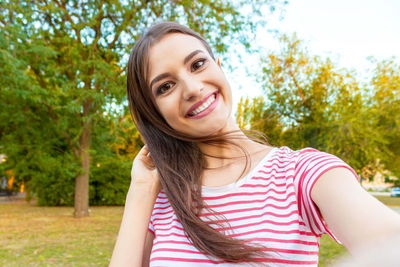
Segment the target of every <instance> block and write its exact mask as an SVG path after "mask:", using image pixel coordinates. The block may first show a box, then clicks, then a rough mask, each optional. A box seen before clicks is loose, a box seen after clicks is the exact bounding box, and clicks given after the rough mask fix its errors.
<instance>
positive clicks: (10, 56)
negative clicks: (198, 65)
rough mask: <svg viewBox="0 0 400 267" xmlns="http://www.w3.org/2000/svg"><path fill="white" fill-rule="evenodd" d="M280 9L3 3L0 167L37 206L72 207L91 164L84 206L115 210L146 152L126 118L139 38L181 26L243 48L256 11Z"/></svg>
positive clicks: (218, 4)
mask: <svg viewBox="0 0 400 267" xmlns="http://www.w3.org/2000/svg"><path fill="white" fill-rule="evenodd" d="M284 2H285V1H281V0H274V1H266V0H263V1H237V2H230V1H167V0H157V1H116V0H108V1H59V0H56V1H13V0H7V1H2V2H1V4H0V76H1V77H2V79H1V80H0V153H4V154H6V155H7V157H8V161H7V164H6V165H2V169H4V170H5V169H12V170H13V171H14V173H15V176H16V178H17V180H18V181H19V182H22V180H24V181H25V183H26V185H27V189H30V190H33V191H32V193H36V194H37V196H38V197H39V203H40V204H43V205H70V204H71V203H72V201H73V195H74V193H73V187H74V179H75V178H76V179H79V180H80V181H81V180H82V181H84V182H83V184H86V183H87V181H86V180H85V179H86V178H87V177H88V176H89V173H90V168H89V165H88V164H86V162H89V161H90V159H91V161H92V162H91V164H90V166H91V168H92V169H94V171H93V173H90V177H91V179H92V181H91V182H90V190H91V193H92V195H91V196H90V201H91V202H92V203H95V204H107V205H108V204H113V203H114V204H122V197H121V194H122V192H125V191H126V188H127V185H129V180H130V179H129V176H128V177H127V175H129V173H128V172H127V170H128V167H127V165H128V162H131V161H132V159H133V158H132V157H133V156H134V155H135V153H136V152H137V150H138V149H139V148H140V146H141V145H142V144H143V143H142V141H141V140H140V138H139V136H138V133H137V131H136V129H135V128H134V127H132V125H131V126H130V127H127V124H132V123H131V122H130V121H129V122H128V121H127V120H125V119H124V117H125V115H126V109H127V107H126V99H125V89H124V88H125V83H126V75H125V71H126V63H127V55H128V54H129V51H130V49H131V47H132V46H133V44H134V43H135V41H136V40H137V39H138V37H139V36H140V34H141V33H142V32H143V30H144V29H145V28H147V27H148V26H150V25H151V24H153V23H155V22H158V21H163V20H174V21H178V22H180V23H182V24H185V25H188V26H190V27H191V28H193V29H194V30H196V31H198V32H199V33H201V34H203V35H204V36H205V37H206V38H207V39H208V40H210V42H211V44H212V45H213V46H214V48H215V49H216V52H218V53H223V52H225V51H227V49H228V47H229V45H230V44H231V43H235V42H234V41H233V40H240V41H241V42H242V43H243V44H244V45H245V46H247V47H248V46H249V44H250V42H251V40H252V38H251V34H253V33H254V32H255V30H256V28H257V26H258V25H260V24H262V23H264V22H265V21H266V18H265V16H264V15H265V14H262V13H261V12H260V10H261V8H262V7H270V8H271V9H274V8H275V7H278V6H280V5H281V4H282V3H283V4H284ZM242 9H246V10H248V12H246V14H242V13H240V12H239V10H242ZM121 110H122V111H121ZM107 125H108V126H110V127H111V126H112V127H111V128H112V129H113V131H108V130H106V126H107ZM120 128H122V129H124V130H122V131H121V130H118V129H120ZM130 134H133V136H129V135H130ZM38 157H39V158H40V160H38ZM119 160H120V161H121V162H119V163H118V162H117V161H119ZM97 162H99V163H100V166H101V167H99V168H97V165H96V164H95V163H97ZM42 165H44V166H42ZM95 166H96V167H95ZM113 171H114V172H113ZM74 176H75V178H74ZM124 179H125V180H124ZM80 184H82V183H80ZM111 184H112V185H111ZM76 190H84V189H79V188H78V189H76ZM58 192H59V193H58ZM79 192H81V191H79ZM80 195H86V196H87V192H81V194H79V196H80ZM80 201H85V198H82V200H80Z"/></svg>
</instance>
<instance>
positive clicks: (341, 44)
mask: <svg viewBox="0 0 400 267" xmlns="http://www.w3.org/2000/svg"><path fill="white" fill-rule="evenodd" d="M268 29H277V30H279V31H280V32H281V33H287V34H289V35H291V34H292V33H297V36H298V38H299V39H301V40H304V42H305V45H306V47H307V48H308V50H309V51H310V54H312V55H319V56H322V57H329V58H331V59H332V60H333V61H334V62H335V63H336V66H338V67H343V68H350V69H354V70H355V71H356V72H357V73H359V75H361V76H362V75H363V74H367V72H368V69H371V68H373V65H372V64H371V63H370V62H369V61H368V60H367V58H368V57H369V56H372V57H375V58H376V59H378V60H383V59H388V58H390V57H392V56H396V58H397V60H398V61H400V1H399V0H335V1H327V0H290V1H289V3H288V4H287V5H286V6H285V10H284V11H278V12H276V13H275V15H274V16H273V17H272V18H270V19H268V23H267V25H266V29H261V30H260V31H259V32H258V34H257V41H256V42H257V43H258V44H265V46H266V49H267V50H272V51H278V50H279V45H278V42H277V40H276V37H274V36H273V34H271V33H269V32H268ZM244 56H245V58H246V59H247V60H245V62H244V64H245V65H246V66H247V67H249V68H250V69H252V70H254V69H255V68H254V66H257V59H256V58H255V57H252V56H251V55H244ZM227 76H228V79H229V80H230V84H231V87H232V90H233V96H234V99H233V101H234V110H236V106H237V103H238V102H239V100H240V97H241V96H246V95H249V96H257V95H260V94H261V90H260V85H259V84H257V83H256V82H255V81H254V79H253V78H251V77H250V76H249V75H248V74H246V71H245V70H244V67H240V68H237V70H235V71H233V72H231V73H227Z"/></svg>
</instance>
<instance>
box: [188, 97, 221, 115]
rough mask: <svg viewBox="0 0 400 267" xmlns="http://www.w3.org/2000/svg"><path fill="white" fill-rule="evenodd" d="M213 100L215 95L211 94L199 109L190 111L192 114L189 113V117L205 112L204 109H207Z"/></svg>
mask: <svg viewBox="0 0 400 267" xmlns="http://www.w3.org/2000/svg"><path fill="white" fill-rule="evenodd" d="M214 100H215V95H214V94H212V95H211V96H210V97H209V98H208V99H207V101H206V102H204V103H203V104H202V105H201V106H200V107H198V108H196V109H195V110H193V111H192V113H190V115H191V116H194V115H196V114H198V113H200V112H202V111H203V110H205V109H206V108H208V107H209V106H210V105H211V104H212V103H213V102H214Z"/></svg>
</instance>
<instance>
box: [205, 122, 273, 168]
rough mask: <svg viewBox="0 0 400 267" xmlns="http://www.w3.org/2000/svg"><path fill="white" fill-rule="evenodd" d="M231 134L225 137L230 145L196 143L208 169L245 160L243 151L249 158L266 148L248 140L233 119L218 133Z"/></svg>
mask: <svg viewBox="0 0 400 267" xmlns="http://www.w3.org/2000/svg"><path fill="white" fill-rule="evenodd" d="M225 132H232V133H230V134H228V135H226V138H227V139H229V141H230V142H232V143H233V144H231V143H227V144H224V145H219V144H207V143H204V142H201V143H198V146H199V148H200V150H201V152H203V153H204V155H205V159H206V162H207V168H208V169H218V168H223V167H226V166H229V165H231V164H233V163H235V162H237V161H238V160H243V159H244V158H245V154H244V151H243V149H244V150H246V151H247V153H248V154H249V155H250V156H251V155H253V154H255V153H258V152H260V151H262V150H264V149H265V148H266V146H265V145H263V144H259V143H257V142H254V141H252V140H250V139H249V138H248V137H247V136H246V135H245V134H244V133H243V132H242V131H241V130H240V128H239V127H238V125H237V124H236V123H235V122H234V120H233V119H230V120H229V121H228V122H227V125H226V126H225V127H224V129H223V130H222V131H221V132H220V133H225Z"/></svg>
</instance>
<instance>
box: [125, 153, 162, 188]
mask: <svg viewBox="0 0 400 267" xmlns="http://www.w3.org/2000/svg"><path fill="white" fill-rule="evenodd" d="M131 179H132V180H131V186H133V187H136V186H140V187H141V186H145V187H148V188H149V189H150V190H151V191H152V192H154V193H157V194H158V192H160V190H161V184H160V180H159V175H158V171H157V168H156V167H155V165H154V162H153V159H152V158H151V154H150V151H149V149H148V147H147V145H145V146H143V147H142V149H141V150H140V151H139V153H138V154H137V156H136V158H135V159H134V160H133V164H132V171H131Z"/></svg>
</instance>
